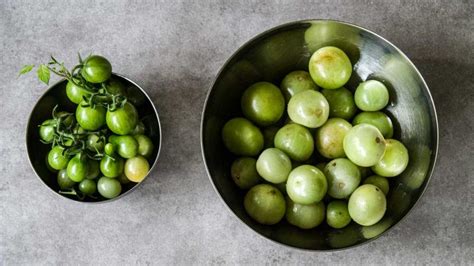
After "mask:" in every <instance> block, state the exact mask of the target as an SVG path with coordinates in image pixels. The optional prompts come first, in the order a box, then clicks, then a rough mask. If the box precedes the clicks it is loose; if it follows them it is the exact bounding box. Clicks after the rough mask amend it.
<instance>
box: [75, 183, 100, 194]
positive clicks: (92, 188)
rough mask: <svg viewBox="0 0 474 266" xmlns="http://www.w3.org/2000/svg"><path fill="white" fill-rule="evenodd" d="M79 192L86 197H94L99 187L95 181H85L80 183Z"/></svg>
mask: <svg viewBox="0 0 474 266" xmlns="http://www.w3.org/2000/svg"><path fill="white" fill-rule="evenodd" d="M79 190H80V191H81V192H82V193H84V194H86V195H92V194H94V193H95V192H96V191H97V185H96V183H95V182H94V180H90V179H84V180H82V181H81V183H79Z"/></svg>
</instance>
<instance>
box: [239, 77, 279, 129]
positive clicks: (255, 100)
mask: <svg viewBox="0 0 474 266" xmlns="http://www.w3.org/2000/svg"><path fill="white" fill-rule="evenodd" d="M241 107H242V112H243V113H244V115H245V116H246V117H247V118H248V119H250V120H251V121H253V122H254V123H256V124H257V125H260V126H268V125H271V124H273V123H275V122H277V121H278V120H279V119H280V118H281V116H282V115H283V112H284V111H285V98H284V97H283V95H282V94H281V91H280V90H279V89H278V87H277V86H275V85H273V84H271V83H269V82H257V83H255V84H253V85H252V86H250V87H249V88H248V89H246V90H245V91H244V94H243V95H242V99H241Z"/></svg>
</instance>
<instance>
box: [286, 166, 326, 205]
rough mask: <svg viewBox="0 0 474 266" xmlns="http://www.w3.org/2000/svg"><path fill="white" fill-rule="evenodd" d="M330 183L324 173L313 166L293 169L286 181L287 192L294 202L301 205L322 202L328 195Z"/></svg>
mask: <svg viewBox="0 0 474 266" xmlns="http://www.w3.org/2000/svg"><path fill="white" fill-rule="evenodd" d="M327 189H328V183H327V180H326V177H325V176H324V174H323V172H321V171H320V170H319V169H318V168H316V167H314V166H312V165H301V166H298V167H296V168H295V169H293V171H291V173H290V175H289V176H288V181H286V192H287V193H288V196H289V197H290V198H291V200H292V201H294V202H296V203H300V204H312V203H315V202H320V201H321V200H322V199H323V198H324V196H325V195H326V192H327Z"/></svg>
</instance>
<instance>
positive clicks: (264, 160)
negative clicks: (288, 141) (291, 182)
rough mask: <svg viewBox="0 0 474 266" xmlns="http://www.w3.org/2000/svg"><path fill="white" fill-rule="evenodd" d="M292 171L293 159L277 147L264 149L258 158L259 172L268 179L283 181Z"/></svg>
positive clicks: (272, 181) (271, 181)
mask: <svg viewBox="0 0 474 266" xmlns="http://www.w3.org/2000/svg"><path fill="white" fill-rule="evenodd" d="M290 171H291V160H290V158H288V156H287V155H286V154H285V153H284V152H282V151H281V150H279V149H277V148H268V149H266V150H264V151H263V152H262V153H261V154H260V156H259V157H258V160H257V172H258V174H259V175H260V176H261V177H262V178H263V179H265V180H266V181H268V182H270V183H274V184H278V183H283V182H285V181H286V179H287V178H288V174H289V173H290Z"/></svg>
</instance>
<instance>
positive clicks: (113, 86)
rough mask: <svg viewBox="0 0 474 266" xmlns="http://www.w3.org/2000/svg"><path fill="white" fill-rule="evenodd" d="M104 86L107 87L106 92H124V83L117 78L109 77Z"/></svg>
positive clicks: (116, 93)
mask: <svg viewBox="0 0 474 266" xmlns="http://www.w3.org/2000/svg"><path fill="white" fill-rule="evenodd" d="M106 87H107V92H108V93H110V94H112V95H125V94H126V90H125V85H124V84H123V83H122V82H121V81H120V80H118V79H117V78H114V77H111V78H110V79H109V80H108V81H107V83H106Z"/></svg>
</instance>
